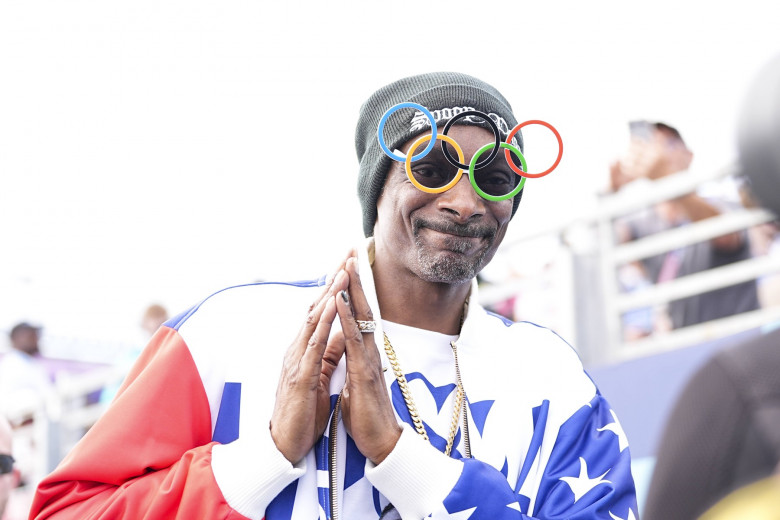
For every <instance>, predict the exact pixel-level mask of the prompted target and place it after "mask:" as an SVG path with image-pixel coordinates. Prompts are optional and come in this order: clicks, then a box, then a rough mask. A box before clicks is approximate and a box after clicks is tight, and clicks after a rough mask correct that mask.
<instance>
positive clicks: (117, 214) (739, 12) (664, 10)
mask: <svg viewBox="0 0 780 520" xmlns="http://www.w3.org/2000/svg"><path fill="white" fill-rule="evenodd" d="M777 14H778V13H777V12H776V10H775V9H774V7H772V2H768V1H767V2H757V1H751V0H747V1H741V2H681V1H679V0H676V1H670V0H655V1H652V2H642V3H636V2H625V1H610V2H582V1H567V2H533V3H532V2H518V1H515V2H501V3H491V2H484V1H481V2H463V1H448V2H427V1H421V0H419V1H417V2H406V1H404V2H385V3H374V2H368V1H363V2H354V3H346V2H323V1H318V2H315V1H299V2H295V1H287V2H281V1H277V2H258V1H252V2H248V1H237V2H216V1H210V2H203V1H200V0H196V1H177V2H158V1H148V0H136V1H133V2H122V3H120V2H116V1H106V0H100V1H98V0H93V1H84V0H69V1H67V2H62V1H40V0H3V1H2V2H1V3H0V244H2V246H0V247H1V249H0V251H2V253H1V255H0V329H8V328H9V327H10V326H11V325H13V324H14V323H15V322H17V321H19V320H22V319H26V320H32V321H34V322H37V323H40V324H43V325H45V327H46V330H47V333H48V334H49V335H51V336H52V337H66V338H81V339H85V340H94V341H100V340H105V341H111V342H114V341H117V342H123V341H124V342H127V341H134V340H135V338H136V335H137V333H138V323H139V320H140V315H141V313H142V312H143V310H144V308H145V307H146V306H147V305H148V304H150V303H153V302H160V303H162V304H164V305H165V306H166V307H168V309H169V310H170V311H171V312H173V313H176V312H178V311H180V310H183V309H185V308H186V307H188V306H189V305H191V304H192V303H194V302H196V301H197V300H199V299H200V298H202V297H204V296H206V295H208V294H210V293H211V292H213V291H214V290H217V289H219V288H221V287H224V286H227V285H231V284H235V283H242V282H246V281H253V280H257V279H259V278H265V279H280V278H285V279H290V278H294V279H300V278H311V277H316V276H318V275H320V274H322V273H323V272H325V271H326V270H328V269H330V268H331V266H332V265H333V264H334V263H335V262H336V261H337V260H338V259H339V258H340V257H341V255H342V254H343V253H344V252H345V251H346V248H347V247H349V246H350V245H352V244H354V243H356V240H358V239H359V238H360V237H361V236H362V235H361V231H360V230H361V228H360V218H359V206H358V203H357V198H356V196H355V190H356V188H355V177H356V172H357V161H356V159H355V154H354V144H353V143H354V141H353V136H354V126H355V122H356V119H357V113H358V109H359V106H360V104H361V103H362V102H363V101H364V100H365V98H366V97H367V96H368V95H370V93H371V92H373V91H374V90H375V89H377V88H379V87H381V86H383V85H385V84H386V83H388V82H390V81H393V80H395V79H398V78H400V77H403V76H407V75H411V74H416V73H421V72H427V71H435V70H455V71H461V72H466V73H469V74H473V75H475V76H477V77H480V78H482V79H484V80H486V81H488V82H489V83H492V84H493V85H495V86H496V87H497V88H498V89H499V90H500V91H502V92H503V93H504V94H505V96H506V97H507V98H508V99H509V101H510V102H511V103H512V105H513V108H514V109H515V113H516V114H517V116H518V119H519V120H526V119H544V120H546V121H549V122H550V123H552V124H554V125H555V126H556V127H557V128H558V130H559V131H560V132H561V134H562V136H563V139H564V144H565V152H564V158H563V161H562V162H561V165H560V167H559V169H558V170H556V171H555V172H554V173H553V174H552V175H550V176H548V177H545V178H543V179H539V180H536V181H529V182H528V184H527V188H526V193H525V196H524V197H523V203H522V204H521V206H520V210H519V212H518V214H517V216H516V217H515V219H514V221H513V225H512V226H510V234H509V237H510V238H511V236H513V234H516V233H517V232H519V231H521V230H522V227H523V226H529V225H538V224H539V223H540V222H543V221H556V220H558V219H562V218H565V217H566V216H567V215H571V214H572V213H573V212H577V211H584V210H586V209H587V208H589V207H592V206H593V205H594V204H595V193H596V192H598V191H600V190H602V189H603V188H604V186H605V185H606V179H607V175H606V171H607V166H608V164H609V162H610V160H611V159H613V158H614V157H615V155H616V154H617V153H619V152H620V151H621V150H622V149H623V147H624V145H625V143H626V140H627V121H628V120H630V119H635V118H649V119H660V120H664V121H667V122H669V123H671V124H673V125H675V126H677V127H678V128H679V129H680V131H681V132H682V134H683V136H684V137H685V139H686V141H687V142H688V144H689V146H690V148H692V149H693V150H694V152H695V154H696V159H695V162H694V167H696V168H718V167H721V166H723V165H725V164H727V163H728V162H730V161H732V160H733V159H734V157H735V146H734V128H735V121H736V117H737V114H738V112H739V107H740V104H741V102H742V99H743V95H744V93H745V91H746V88H747V85H748V84H749V82H750V80H751V79H752V78H753V76H754V75H755V73H756V72H757V70H758V69H759V67H760V66H761V65H763V64H764V63H765V62H766V61H767V60H768V59H769V58H770V57H771V56H772V55H774V54H776V53H777V52H779V51H780V37H778V32H777V24H776V20H777V19H778V18H777ZM527 136H528V137H527V144H526V156H527V157H528V160H529V167H530V169H531V170H532V171H534V170H536V171H538V170H539V169H542V168H546V166H545V164H546V163H545V161H548V159H549V160H551V157H552V156H554V153H552V152H550V146H549V144H550V142H549V141H547V140H551V139H552V137H550V135H549V134H544V133H543V132H541V131H540V132H538V134H536V135H532V134H531V133H530V132H529V133H527ZM534 137H536V139H534ZM535 142H536V143H538V144H537V150H540V152H537V155H535V154H534V143H535ZM529 254H533V252H529Z"/></svg>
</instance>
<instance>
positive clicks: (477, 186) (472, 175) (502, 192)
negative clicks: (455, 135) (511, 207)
mask: <svg viewBox="0 0 780 520" xmlns="http://www.w3.org/2000/svg"><path fill="white" fill-rule="evenodd" d="M401 108H414V109H416V110H418V111H420V112H421V113H422V114H424V115H425V117H427V118H428V120H429V121H430V123H431V134H430V135H424V136H422V137H420V138H419V139H417V140H415V141H414V142H413V143H412V145H411V147H410V148H409V153H408V154H403V153H402V152H400V151H398V150H394V151H390V149H389V148H388V146H387V143H385V140H384V135H383V132H384V127H385V124H386V123H387V120H388V118H389V117H390V116H391V115H392V114H393V113H394V112H395V111H397V110H399V109H401ZM465 117H478V118H481V119H483V120H484V121H485V122H486V124H488V125H489V126H490V128H491V130H492V131H493V135H494V136H495V141H494V142H490V143H487V144H486V145H484V146H483V147H481V148H480V149H479V150H477V152H476V153H475V154H474V155H473V157H472V158H471V161H470V163H469V164H464V163H463V160H464V155H463V150H462V149H461V147H460V146H459V145H458V144H457V142H455V140H454V139H452V138H451V137H449V136H448V135H447V132H448V131H449V130H450V128H452V125H453V124H455V122H456V121H458V120H459V119H462V118H465ZM531 124H539V125H543V126H545V127H547V128H549V129H550V130H552V132H553V133H554V134H555V137H556V139H557V140H558V156H557V158H556V160H555V162H554V163H553V165H552V166H551V167H550V168H548V169H547V170H545V171H543V172H541V173H527V170H528V166H527V164H526V160H525V157H524V156H523V154H522V152H521V151H520V150H519V149H517V147H515V146H513V145H512V144H511V143H512V139H513V138H514V137H515V135H516V134H517V132H518V131H519V130H520V129H521V128H523V127H525V126H527V125H531ZM500 135H501V134H500V132H499V129H498V126H497V125H496V123H495V121H493V119H491V118H490V117H489V115H488V114H486V113H484V112H481V111H479V110H464V111H462V112H460V113H458V114H456V115H455V116H454V117H452V118H451V119H450V120H449V121H448V122H447V124H446V125H444V129H443V130H442V132H441V133H439V132H438V129H437V126H436V121H435V119H434V117H433V114H431V112H430V111H428V109H426V108H425V107H423V106H422V105H419V104H417V103H411V102H407V103H399V104H397V105H395V106H393V107H391V108H390V109H388V110H387V112H385V113H384V115H383V116H382V118H381V119H380V121H379V126H378V128H377V138H378V140H379V146H380V147H381V148H382V150H383V151H384V152H385V154H387V156H388V157H390V158H391V159H393V160H394V161H398V162H403V163H404V169H405V170H406V175H407V177H408V178H409V181H410V182H411V183H412V184H413V185H414V186H415V187H416V188H418V189H419V190H421V191H424V192H426V193H442V192H444V191H447V190H449V189H450V188H452V187H453V186H455V185H456V184H457V183H458V181H459V180H460V178H461V176H462V175H463V172H464V170H467V171H468V177H469V181H470V182H471V185H472V187H473V188H474V191H476V192H477V193H478V194H479V195H480V196H481V197H483V198H485V199H487V200H491V201H501V200H506V199H511V198H512V197H514V196H515V195H517V194H518V193H520V190H522V189H523V187H524V186H525V180H526V178H539V177H543V176H545V175H547V174H549V173H551V172H552V171H553V170H554V169H555V168H557V166H558V164H559V163H560V161H561V157H562V156H563V141H562V139H561V136H560V134H559V133H558V131H557V130H556V129H555V128H554V127H553V126H552V125H550V124H549V123H546V122H544V121H540V120H531V121H525V122H523V123H520V124H518V125H516V126H515V127H514V128H513V129H512V130H511V131H510V132H509V134H508V135H507V139H506V141H505V142H501V137H500ZM436 141H441V152H442V154H443V155H444V158H445V159H446V160H447V162H448V163H449V164H450V165H452V168H446V167H444V166H441V165H434V164H433V162H432V161H426V162H424V163H418V164H417V165H414V166H413V165H412V163H413V162H417V161H420V160H421V159H423V158H425V157H426V156H427V155H428V154H429V153H430V152H431V151H432V150H433V149H434V144H435V142H436ZM426 142H428V146H426V147H425V149H423V151H422V152H420V153H418V154H417V155H415V152H416V151H417V149H418V148H419V147H420V146H421V145H422V144H423V143H426ZM450 147H452V148H453V149H454V150H455V152H456V153H457V155H458V160H455V158H453V157H452V154H451V152H450V151H449V148H450ZM502 148H503V149H504V157H505V159H506V162H507V165H508V166H509V168H510V169H511V172H514V173H516V174H517V175H516V176H515V175H512V173H511V172H508V171H506V169H502V168H495V167H494V168H487V167H488V166H489V165H490V164H491V163H492V162H493V160H494V159H495V158H496V156H497V155H498V153H499V150H500V149H502ZM488 150H490V154H488V156H487V157H486V158H485V159H483V160H481V161H480V160H479V159H480V157H482V155H483V154H485V153H486V152H487V151H488ZM512 154H514V155H515V157H517V160H518V162H519V163H520V165H521V167H518V166H517V165H516V163H515V161H513V160H512ZM518 177H519V178H520V180H519V181H518Z"/></svg>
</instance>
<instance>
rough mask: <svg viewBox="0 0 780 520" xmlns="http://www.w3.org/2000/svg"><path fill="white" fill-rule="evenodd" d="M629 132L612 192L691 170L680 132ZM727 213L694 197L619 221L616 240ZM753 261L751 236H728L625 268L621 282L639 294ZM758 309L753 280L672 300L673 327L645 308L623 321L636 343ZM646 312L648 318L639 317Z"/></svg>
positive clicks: (638, 126)
mask: <svg viewBox="0 0 780 520" xmlns="http://www.w3.org/2000/svg"><path fill="white" fill-rule="evenodd" d="M630 128H631V141H630V145H629V149H628V151H627V153H626V155H625V157H624V158H623V159H622V160H620V161H616V162H615V163H613V164H612V165H611V167H610V181H611V189H612V191H613V192H616V191H619V190H624V189H626V190H627V189H642V187H643V186H646V185H647V182H651V181H655V180H657V179H661V178H664V177H667V176H670V175H674V174H676V173H678V172H682V171H685V170H687V169H688V167H689V166H690V164H691V161H692V160H693V153H692V152H691V151H690V150H689V149H688V147H687V146H686V145H685V141H683V138H682V136H681V135H680V132H678V131H677V129H675V128H673V127H671V126H669V125H667V124H664V123H652V122H647V121H635V122H632V123H631V124H630ZM724 211H727V208H726V206H725V204H724V203H721V202H717V201H711V200H705V199H703V198H702V197H700V196H699V195H697V194H696V193H689V194H687V195H683V196H681V197H678V198H675V199H672V200H668V201H664V202H662V203H658V204H656V205H655V206H653V207H651V208H648V209H647V210H645V211H642V212H639V213H637V214H634V215H629V216H627V217H625V218H623V219H620V220H618V221H617V222H616V224H615V225H616V233H617V240H618V242H620V243H624V242H627V241H630V240H637V239H640V238H644V237H647V236H650V235H653V234H655V233H659V232H662V231H666V230H669V229H672V228H676V227H680V226H684V225H686V224H688V223H691V222H697V221H700V220H704V219H707V218H711V217H715V216H718V215H720V214H721V213H723V212H724ZM750 257H751V250H750V243H749V240H748V237H747V233H745V232H735V233H729V234H726V235H722V236H719V237H715V238H713V239H711V240H709V241H705V242H700V243H696V244H691V245H688V246H684V247H681V248H679V249H676V250H673V251H669V252H668V253H665V254H661V255H656V256H653V257H650V258H646V259H643V260H642V261H641V262H634V263H632V264H628V265H626V266H623V268H622V269H621V270H620V272H619V273H618V280H619V282H620V285H621V286H622V289H623V290H624V291H635V290H639V289H641V288H643V287H645V286H647V285H649V284H655V283H663V282H667V281H670V280H674V279H676V278H680V277H683V276H686V275H690V274H694V273H698V272H701V271H705V270H708V269H712V268H715V267H720V266H723V265H727V264H730V263H733V262H737V261H740V260H746V259H748V258H750ZM758 306H759V305H758V294H757V291H756V283H755V281H749V282H744V283H740V284H736V285H733V286H730V287H724V288H722V289H717V290H714V291H710V292H707V293H703V294H698V295H694V296H690V297H688V298H684V299H681V300H676V301H672V302H670V303H669V305H668V307H667V309H666V313H665V314H666V316H668V320H669V322H668V323H664V317H663V315H662V316H661V317H660V319H659V317H657V316H655V317H653V316H652V315H648V314H647V311H646V310H642V309H640V310H639V311H635V312H633V313H632V314H630V315H628V317H630V319H626V318H624V324H625V325H626V326H627V329H628V332H627V334H628V335H629V336H630V337H629V338H627V339H634V338H635V337H641V336H643V335H648V334H650V333H651V332H652V331H653V330H665V329H668V328H675V329H676V328H680V327H687V326H689V325H695V324H697V323H702V322H705V321H710V320H714V319H718V318H723V317H726V316H731V315H733V314H738V313H741V312H746V311H750V310H754V309H757V308H758ZM642 311H644V314H638V312H642ZM651 321H652V323H650V322H651Z"/></svg>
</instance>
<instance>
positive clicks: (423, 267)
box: [414, 221, 495, 284]
mask: <svg viewBox="0 0 780 520" xmlns="http://www.w3.org/2000/svg"><path fill="white" fill-rule="evenodd" d="M452 226H455V225H454V224H453V225H452ZM421 227H423V226H422V222H421V221H416V222H415V230H414V238H415V240H414V241H415V245H416V246H417V247H416V249H417V262H418V265H419V267H420V272H419V273H418V276H419V277H420V278H422V279H423V280H425V281H426V282H433V283H446V284H462V283H466V282H470V281H471V280H472V279H473V278H474V277H475V276H477V273H479V272H480V271H481V270H482V268H483V267H484V266H485V264H486V263H487V261H486V256H487V254H488V251H490V244H491V243H492V239H493V238H494V237H495V231H493V230H480V231H475V232H474V233H475V234H477V233H482V234H484V235H487V236H488V237H489V240H488V243H486V244H485V247H483V248H482V250H481V251H480V252H479V254H478V255H477V256H475V257H472V258H465V257H463V256H460V255H459V254H458V253H463V252H465V251H466V250H467V249H468V247H470V244H469V243H467V242H466V241H465V240H459V239H458V237H455V236H454V237H452V238H451V239H448V240H447V247H448V250H447V251H442V252H440V253H438V254H434V253H432V252H431V251H430V250H429V249H428V246H427V245H426V244H425V242H424V241H423V240H422V238H420V235H419V233H418V231H419V230H420V228H421ZM426 227H433V228H434V229H436V227H439V228H441V225H438V226H426ZM447 227H449V226H447Z"/></svg>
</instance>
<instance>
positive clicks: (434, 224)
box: [413, 218, 496, 239]
mask: <svg viewBox="0 0 780 520" xmlns="http://www.w3.org/2000/svg"><path fill="white" fill-rule="evenodd" d="M413 225H414V234H415V236H417V235H418V234H419V232H420V230H421V229H422V228H427V229H430V230H432V231H438V232H439V233H445V234H448V235H453V236H457V237H465V238H486V239H490V238H492V237H493V236H495V234H496V230H495V229H494V228H493V227H491V226H486V225H482V224H458V223H457V222H451V221H447V220H444V221H431V220H423V219H419V218H418V219H415V220H414V222H413Z"/></svg>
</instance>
